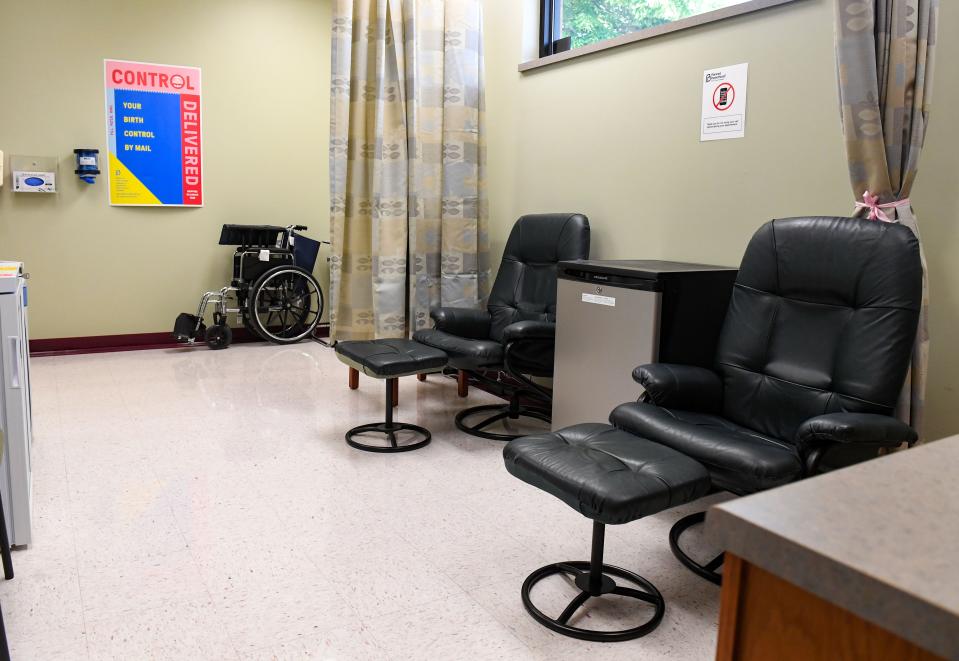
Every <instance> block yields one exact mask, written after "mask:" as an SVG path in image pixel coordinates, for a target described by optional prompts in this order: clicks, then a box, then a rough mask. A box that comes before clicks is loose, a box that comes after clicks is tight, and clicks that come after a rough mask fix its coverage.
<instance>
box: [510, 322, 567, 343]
mask: <svg viewBox="0 0 959 661" xmlns="http://www.w3.org/2000/svg"><path fill="white" fill-rule="evenodd" d="M555 339H556V324H555V323H554V322H552V321H537V320H527V321H517V322H514V323H512V324H510V325H509V326H507V327H506V328H504V329H503V344H508V343H510V342H517V341H519V340H555Z"/></svg>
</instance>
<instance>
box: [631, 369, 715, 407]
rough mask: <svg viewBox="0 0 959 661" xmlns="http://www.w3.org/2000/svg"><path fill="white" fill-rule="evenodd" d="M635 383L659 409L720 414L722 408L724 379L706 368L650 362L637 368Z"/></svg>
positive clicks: (634, 376) (635, 370)
mask: <svg viewBox="0 0 959 661" xmlns="http://www.w3.org/2000/svg"><path fill="white" fill-rule="evenodd" d="M633 380H634V381H636V383H638V384H639V385H641V386H642V387H643V388H644V389H645V390H646V395H647V396H648V397H649V399H650V400H651V401H652V402H653V403H654V404H656V406H663V407H666V408H674V409H683V410H686V411H699V412H702V413H718V412H719V410H720V409H721V408H722V405H723V382H722V379H720V378H719V375H718V374H716V372H714V371H712V370H709V369H706V368H705V367H697V366H695V365H676V364H672V363H651V364H649V365H640V366H639V367H637V368H636V369H634V370H633Z"/></svg>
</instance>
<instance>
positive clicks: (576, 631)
mask: <svg viewBox="0 0 959 661" xmlns="http://www.w3.org/2000/svg"><path fill="white" fill-rule="evenodd" d="M556 574H566V575H568V576H571V577H573V580H574V582H575V583H576V587H578V588H579V589H580V590H581V592H580V593H579V594H578V595H577V596H576V597H575V598H574V599H573V600H572V601H571V602H570V603H569V605H568V606H567V607H566V609H565V610H564V611H563V612H562V613H561V614H560V615H559V617H556V618H552V617H549V616H548V615H546V614H545V613H543V612H542V611H541V610H539V609H538V608H537V607H536V606H535V605H534V604H533V601H532V600H531V599H530V591H531V590H532V588H533V586H534V585H536V584H537V583H538V582H540V581H541V580H543V579H544V578H547V577H549V576H554V575H556ZM607 574H608V575H609V576H607ZM610 576H616V577H619V578H622V579H624V580H627V581H629V582H631V583H633V584H635V585H638V586H640V587H641V588H642V589H641V590H637V589H635V588H631V587H624V586H620V585H618V584H617V583H616V581H614V580H613V579H612V578H610ZM589 583H590V563H588V562H582V561H574V562H558V563H556V564H553V565H546V566H545V567H541V568H539V569H537V570H536V571H534V572H533V573H532V574H530V575H529V576H528V577H527V578H526V581H525V582H524V583H523V591H522V595H523V606H525V607H526V611H527V612H528V613H529V614H530V615H531V616H532V617H533V619H534V620H536V621H537V622H539V623H540V624H542V625H543V626H544V627H546V628H548V629H551V630H552V631H555V632H556V633H560V634H563V635H564V636H570V637H571V638H579V639H580V640H590V641H593V642H598V643H615V642H620V641H624V640H632V639H634V638H639V637H641V636H645V635H646V634H648V633H650V632H651V631H653V630H654V629H655V628H656V627H658V626H659V623H660V621H662V619H663V614H664V613H665V611H666V602H665V601H664V600H663V595H661V594H660V593H659V590H657V589H656V587H655V586H654V585H653V584H652V583H650V582H649V581H647V580H646V579H645V578H643V577H642V576H640V575H639V574H634V573H633V572H631V571H628V570H626V569H621V568H620V567H613V566H611V565H606V564H604V565H603V576H602V581H601V584H600V585H599V587H598V588H595V589H590V585H589ZM606 594H614V595H619V596H621V597H630V598H632V599H637V600H639V601H642V602H643V603H645V604H647V605H649V606H652V608H653V614H652V617H650V618H649V620H647V621H646V622H645V623H644V624H641V625H640V626H638V627H633V628H632V629H623V630H621V631H595V630H592V629H582V628H580V627H574V626H570V625H569V620H570V618H572V617H573V615H574V614H575V613H576V611H578V610H579V609H580V607H581V606H583V604H585V603H586V602H587V601H588V600H589V599H590V598H593V597H602V596H603V595H606Z"/></svg>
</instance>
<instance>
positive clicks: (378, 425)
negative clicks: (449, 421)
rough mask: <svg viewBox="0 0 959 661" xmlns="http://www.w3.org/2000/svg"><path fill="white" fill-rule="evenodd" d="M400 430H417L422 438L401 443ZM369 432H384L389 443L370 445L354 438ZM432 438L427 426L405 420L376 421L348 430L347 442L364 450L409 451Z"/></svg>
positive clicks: (420, 446) (425, 444)
mask: <svg viewBox="0 0 959 661" xmlns="http://www.w3.org/2000/svg"><path fill="white" fill-rule="evenodd" d="M400 431H412V432H416V434H418V435H419V436H420V437H421V438H420V440H418V441H416V440H414V442H411V443H404V444H402V445H401V444H400V443H399V441H398V440H397V438H396V432H400ZM369 433H377V434H383V436H384V437H385V441H386V443H387V445H370V444H368V443H363V442H361V441H357V440H355V439H354V437H355V436H359V435H360V434H369ZM431 438H432V436H431V435H430V432H429V430H428V429H426V428H425V427H420V426H418V425H410V424H406V423H405V422H392V423H391V422H374V423H372V424H369V425H360V426H359V427H353V429H351V430H350V431H348V432H346V442H347V444H348V445H349V446H350V447H354V448H356V449H357V450H363V451H364V452H409V451H410V450H419V449H420V448H422V447H425V446H427V445H429V443H430V439H431Z"/></svg>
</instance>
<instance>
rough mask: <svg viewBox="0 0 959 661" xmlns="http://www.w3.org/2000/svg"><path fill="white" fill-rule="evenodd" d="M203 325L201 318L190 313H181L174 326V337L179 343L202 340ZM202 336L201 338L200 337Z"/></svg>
mask: <svg viewBox="0 0 959 661" xmlns="http://www.w3.org/2000/svg"><path fill="white" fill-rule="evenodd" d="M202 333H203V324H202V323H200V319H199V317H197V316H196V315H195V314H190V313H188V312H183V313H181V314H180V315H179V316H178V317H177V318H176V322H175V323H174V324H173V337H174V338H175V339H176V340H177V342H193V341H196V340H197V339H200V340H202V339H203V337H202ZM198 336H201V337H198Z"/></svg>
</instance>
